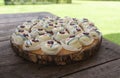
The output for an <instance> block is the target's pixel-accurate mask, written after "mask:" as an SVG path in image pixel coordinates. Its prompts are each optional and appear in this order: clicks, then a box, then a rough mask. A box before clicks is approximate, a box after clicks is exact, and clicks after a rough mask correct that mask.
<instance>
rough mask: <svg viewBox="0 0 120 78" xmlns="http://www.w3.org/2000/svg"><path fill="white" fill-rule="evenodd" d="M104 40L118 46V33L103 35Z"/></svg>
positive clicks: (119, 40)
mask: <svg viewBox="0 0 120 78" xmlns="http://www.w3.org/2000/svg"><path fill="white" fill-rule="evenodd" d="M103 36H104V38H106V39H108V40H109V41H112V42H114V43H116V44H118V45H120V33H111V34H106V35H103Z"/></svg>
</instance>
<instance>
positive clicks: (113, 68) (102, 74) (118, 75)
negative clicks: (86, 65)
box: [62, 59, 120, 78]
mask: <svg viewBox="0 0 120 78" xmlns="http://www.w3.org/2000/svg"><path fill="white" fill-rule="evenodd" d="M78 77H80V78H120V59H118V60H116V61H112V62H108V63H105V64H102V65H99V66H96V67H94V68H90V69H88V70H84V71H79V72H77V73H74V74H71V75H68V76H65V77H62V78H78Z"/></svg>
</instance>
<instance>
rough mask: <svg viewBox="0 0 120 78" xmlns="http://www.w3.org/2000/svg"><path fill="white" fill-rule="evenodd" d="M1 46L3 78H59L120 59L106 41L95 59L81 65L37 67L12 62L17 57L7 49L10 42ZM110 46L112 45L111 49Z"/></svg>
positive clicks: (0, 63) (27, 63)
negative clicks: (7, 77) (9, 77)
mask: <svg viewBox="0 0 120 78" xmlns="http://www.w3.org/2000/svg"><path fill="white" fill-rule="evenodd" d="M0 43H1V42H0ZM1 44H2V45H1V47H0V49H1V48H2V49H3V50H1V54H0V60H1V59H2V62H0V69H1V70H0V73H1V74H3V78H6V77H4V75H5V74H4V73H7V74H8V75H9V76H11V77H14V75H10V74H9V73H11V72H12V74H15V75H16V76H15V77H17V76H18V77H21V78H57V77H61V76H64V75H66V74H70V73H74V72H77V71H81V70H84V69H89V68H91V67H95V66H99V65H101V64H104V63H107V62H110V61H113V60H117V59H120V54H119V53H120V52H116V51H113V50H114V49H115V48H112V43H110V42H108V41H106V40H104V39H103V43H102V46H101V48H100V50H99V52H97V53H96V55H95V56H94V57H92V58H90V59H88V60H86V61H83V62H80V63H75V64H70V65H65V66H55V65H47V66H45V65H37V64H33V63H30V62H27V61H24V62H25V63H22V62H19V61H18V62H14V60H19V59H20V58H14V59H12V60H11V59H10V58H11V57H17V56H12V54H11V55H10V54H9V52H11V53H12V52H13V51H12V50H7V49H6V48H8V47H10V44H9V41H4V42H2V43H1ZM106 44H107V45H106ZM108 45H111V47H110V46H108ZM117 47H119V46H117ZM106 48H110V49H106ZM13 55H14V54H13ZM1 56H2V57H1ZM4 58H8V59H10V60H9V61H10V62H7V61H6V59H4ZM4 61H6V62H4ZM22 61H23V60H22ZM13 71H14V72H13Z"/></svg>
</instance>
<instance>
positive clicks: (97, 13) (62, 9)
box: [0, 0, 120, 44]
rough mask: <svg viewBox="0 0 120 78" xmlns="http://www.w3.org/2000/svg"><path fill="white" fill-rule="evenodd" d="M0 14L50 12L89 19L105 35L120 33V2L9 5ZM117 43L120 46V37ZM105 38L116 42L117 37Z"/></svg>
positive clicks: (77, 1) (2, 7) (2, 8)
mask: <svg viewBox="0 0 120 78" xmlns="http://www.w3.org/2000/svg"><path fill="white" fill-rule="evenodd" d="M0 10H1V11H0V14H3V13H25V12H43V11H44V12H50V13H53V14H55V15H58V16H61V17H64V16H70V17H76V18H84V17H86V18H88V19H90V20H91V21H93V22H95V24H96V26H97V27H98V28H99V29H100V31H101V32H102V34H103V35H107V34H112V33H120V26H119V25H120V22H119V21H120V2H117V1H116V2H114V1H79V0H73V3H72V4H48V5H9V6H0ZM118 37H119V39H117V43H118V44H120V36H118ZM105 38H107V39H109V40H112V41H113V42H115V41H116V37H114V36H111V37H106V36H105Z"/></svg>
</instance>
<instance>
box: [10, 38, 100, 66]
mask: <svg viewBox="0 0 120 78" xmlns="http://www.w3.org/2000/svg"><path fill="white" fill-rule="evenodd" d="M101 42H102V37H101V39H100V40H95V41H94V42H93V43H92V44H91V45H89V46H86V47H83V49H82V50H81V51H79V52H71V51H67V50H64V49H62V50H61V51H60V52H59V53H58V54H57V55H45V54H44V53H43V52H42V51H41V50H40V49H39V50H35V51H24V50H23V49H22V48H21V46H18V45H15V44H13V43H12V41H11V39H10V43H11V46H12V48H13V50H14V52H15V53H16V54H17V55H19V56H21V57H23V58H25V59H26V60H29V61H32V62H34V63H39V64H57V65H65V64H70V63H73V62H79V61H81V60H85V59H87V58H89V57H90V56H92V55H94V54H95V53H96V52H97V50H99V47H100V45H101Z"/></svg>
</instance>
